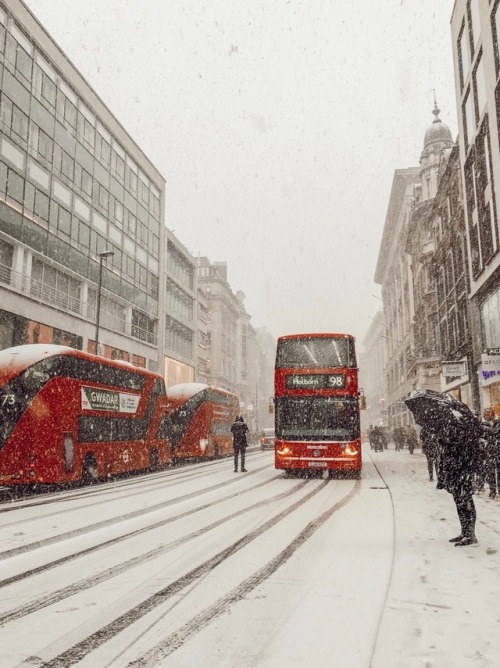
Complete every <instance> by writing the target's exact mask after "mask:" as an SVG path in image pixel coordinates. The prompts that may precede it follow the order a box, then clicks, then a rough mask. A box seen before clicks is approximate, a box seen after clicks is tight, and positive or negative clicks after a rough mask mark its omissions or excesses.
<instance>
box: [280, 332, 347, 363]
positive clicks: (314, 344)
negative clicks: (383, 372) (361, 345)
mask: <svg viewBox="0 0 500 668" xmlns="http://www.w3.org/2000/svg"><path fill="white" fill-rule="evenodd" d="M315 367H317V368H338V367H348V368H355V367H356V355H355V352H354V342H353V340H352V339H351V338H349V337H342V338H319V337H318V338H312V337H311V338H307V339H305V338H300V339H285V340H282V341H280V342H279V345H278V350H277V355H276V368H281V369H283V368H295V369H298V368H315Z"/></svg>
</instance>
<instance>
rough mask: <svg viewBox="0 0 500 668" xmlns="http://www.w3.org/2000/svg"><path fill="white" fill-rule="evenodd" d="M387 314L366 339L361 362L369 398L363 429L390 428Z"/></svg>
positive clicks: (363, 384)
mask: <svg viewBox="0 0 500 668" xmlns="http://www.w3.org/2000/svg"><path fill="white" fill-rule="evenodd" d="M385 332H386V324H385V319H384V312H383V310H382V309H381V310H380V311H378V313H377V314H376V315H375V317H374V318H373V321H372V323H371V325H370V327H369V329H368V331H367V333H366V335H365V337H364V339H363V352H362V353H361V354H360V359H359V360H358V364H359V368H360V374H359V382H360V386H361V387H362V388H363V391H364V394H365V396H366V410H365V411H362V413H361V419H362V427H363V430H366V429H368V427H369V426H370V425H380V426H383V427H387V426H388V424H389V421H388V416H387V343H386V336H385Z"/></svg>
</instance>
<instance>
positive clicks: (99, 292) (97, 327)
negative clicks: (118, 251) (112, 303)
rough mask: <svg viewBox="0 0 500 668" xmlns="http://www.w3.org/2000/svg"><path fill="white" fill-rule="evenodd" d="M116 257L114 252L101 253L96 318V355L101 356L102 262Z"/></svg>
mask: <svg viewBox="0 0 500 668" xmlns="http://www.w3.org/2000/svg"><path fill="white" fill-rule="evenodd" d="M113 255H114V252H113V251H104V253H99V283H98V286H97V304H96V316H95V354H96V355H99V316H100V313H101V289H102V261H103V260H106V259H107V258H108V257H112V256H113Z"/></svg>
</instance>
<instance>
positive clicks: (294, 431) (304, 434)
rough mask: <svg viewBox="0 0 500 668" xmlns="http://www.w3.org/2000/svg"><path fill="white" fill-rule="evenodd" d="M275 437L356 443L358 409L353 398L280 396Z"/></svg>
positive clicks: (289, 439)
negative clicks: (354, 441)
mask: <svg viewBox="0 0 500 668" xmlns="http://www.w3.org/2000/svg"><path fill="white" fill-rule="evenodd" d="M276 436H277V437H278V438H281V439H284V440H286V441H293V440H299V441H302V440H307V441H325V440H326V441H353V440H354V439H356V438H357V437H358V436H359V410H358V403H357V399H355V398H353V397H342V398H341V399H340V398H335V397H318V396H314V397H279V398H278V399H277V400H276Z"/></svg>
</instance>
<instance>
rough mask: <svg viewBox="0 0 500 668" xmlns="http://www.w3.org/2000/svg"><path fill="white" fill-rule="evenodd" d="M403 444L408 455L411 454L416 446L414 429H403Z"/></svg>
mask: <svg viewBox="0 0 500 668" xmlns="http://www.w3.org/2000/svg"><path fill="white" fill-rule="evenodd" d="M404 436H405V443H406V445H407V446H408V451H409V453H410V455H412V454H413V452H414V450H415V448H416V447H417V446H418V439H417V432H416V431H415V427H412V426H411V425H407V426H406V427H405V428H404Z"/></svg>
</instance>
